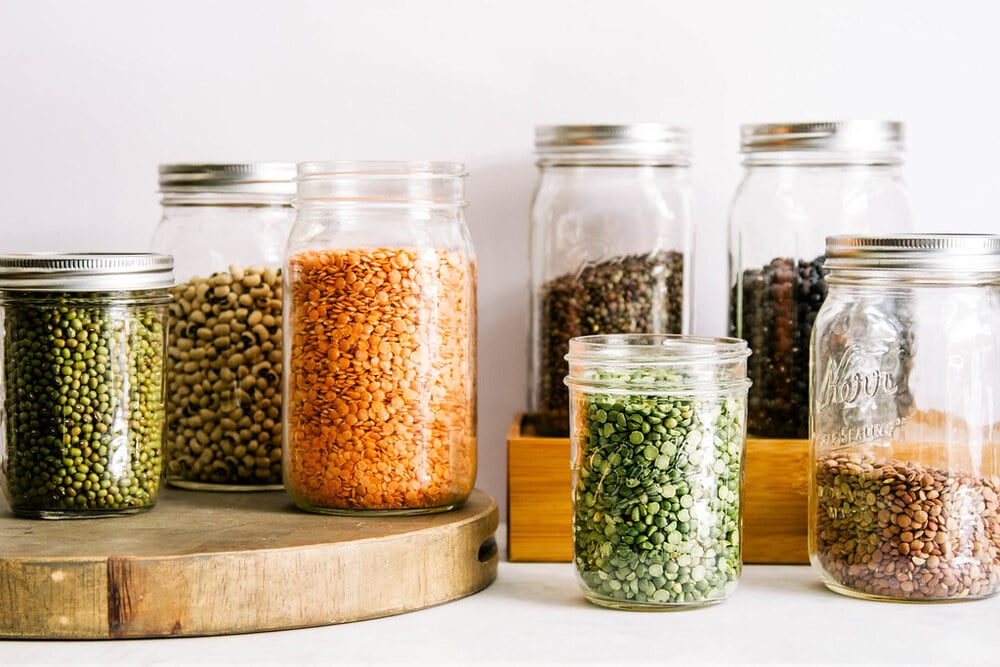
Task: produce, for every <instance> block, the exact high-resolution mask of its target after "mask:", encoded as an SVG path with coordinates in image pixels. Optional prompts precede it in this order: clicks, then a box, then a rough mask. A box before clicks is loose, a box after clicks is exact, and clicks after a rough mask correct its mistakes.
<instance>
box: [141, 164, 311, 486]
mask: <svg viewBox="0 0 1000 667" xmlns="http://www.w3.org/2000/svg"><path fill="white" fill-rule="evenodd" d="M160 191H161V193H162V195H163V198H162V204H163V217H162V219H161V220H160V224H159V225H158V226H157V228H156V232H155V234H154V237H153V243H152V245H153V249H154V250H157V251H159V252H166V253H171V254H173V256H174V268H175V273H176V275H177V276H178V282H177V286H176V287H175V288H174V290H173V297H174V300H173V303H172V304H171V306H170V321H169V327H170V346H169V348H168V354H167V440H166V455H167V456H166V459H167V464H166V466H167V482H169V483H170V484H171V485H173V486H178V487H182V488H189V489H202V490H216V491H248V490H269V489H280V488H281V371H282V343H281V336H282V326H281V296H282V295H281V262H282V259H283V256H284V251H285V242H286V241H287V239H288V232H289V231H290V229H291V226H292V222H293V220H294V218H295V213H294V211H293V209H292V200H293V199H294V197H295V165H294V164H292V163H260V164H165V165H160Z"/></svg>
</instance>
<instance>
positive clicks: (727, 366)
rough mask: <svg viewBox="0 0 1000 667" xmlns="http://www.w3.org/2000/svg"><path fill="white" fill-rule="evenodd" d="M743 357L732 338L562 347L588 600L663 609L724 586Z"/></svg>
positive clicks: (663, 337) (711, 599) (728, 573)
mask: <svg viewBox="0 0 1000 667" xmlns="http://www.w3.org/2000/svg"><path fill="white" fill-rule="evenodd" d="M749 355H750V351H749V349H748V348H747V344H746V342H745V341H742V340H738V339H733V338H700V337H693V336H679V335H670V334H620V335H597V336H582V337H579V338H573V339H572V340H570V343H569V354H568V355H566V359H567V361H568V362H569V375H568V376H567V378H566V384H567V385H568V386H569V389H570V397H569V409H570V442H571V445H572V471H573V545H574V563H575V565H576V572H577V579H578V582H579V584H580V587H581V588H582V589H583V593H584V595H585V596H586V597H587V599H588V600H590V601H591V602H594V603H596V604H599V605H603V606H607V607H614V608H618V609H632V610H661V609H662V610H665V609H675V608H682V607H687V606H699V605H707V604H713V603H716V602H720V601H722V600H724V599H725V598H726V597H728V596H729V594H730V593H732V591H733V589H734V588H735V587H736V584H737V582H738V580H739V577H740V573H741V570H742V563H741V552H740V528H741V526H740V523H741V501H740V498H741V492H742V490H741V484H742V479H743V450H744V442H745V437H746V424H745V416H746V397H747V390H748V388H749V386H750V382H749V381H748V380H747V377H746V370H747V357H748V356H749Z"/></svg>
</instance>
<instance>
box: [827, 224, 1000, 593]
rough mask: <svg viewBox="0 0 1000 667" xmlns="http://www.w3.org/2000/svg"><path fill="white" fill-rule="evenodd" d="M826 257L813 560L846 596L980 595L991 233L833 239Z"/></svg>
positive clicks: (992, 423)
mask: <svg viewBox="0 0 1000 667" xmlns="http://www.w3.org/2000/svg"><path fill="white" fill-rule="evenodd" d="M826 257H827V261H826V266H827V268H828V270H829V275H828V277H827V281H828V283H829V286H830V291H829V294H828V296H827V299H826V302H825V303H824V304H823V308H822V309H821V310H820V312H819V315H818V317H817V318H816V324H815V329H814V332H813V334H814V335H813V343H812V373H811V383H810V395H811V396H810V402H811V405H812V423H811V427H810V441H811V454H810V456H811V465H810V486H809V552H810V559H811V560H812V564H813V566H814V567H815V568H816V569H817V570H818V571H819V573H820V576H821V577H822V579H823V582H824V583H825V584H826V585H827V586H828V587H829V588H831V589H833V590H835V591H837V592H840V593H845V594H847V595H852V596H855V597H863V598H875V599H889V600H905V601H934V600H955V599H962V598H980V597H985V596H988V595H993V594H994V593H996V592H997V590H998V589H1000V512H998V501H997V496H998V493H1000V477H998V475H1000V463H998V455H1000V236H991V235H926V236H923V235H921V236H918V235H901V236H893V237H872V236H835V237H831V238H830V239H828V240H827V245H826ZM901 314H905V315H901Z"/></svg>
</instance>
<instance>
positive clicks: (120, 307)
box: [0, 254, 173, 519]
mask: <svg viewBox="0 0 1000 667" xmlns="http://www.w3.org/2000/svg"><path fill="white" fill-rule="evenodd" d="M172 263H173V262H172V259H171V258H170V257H169V256H166V255H143V254H21V255H3V256H0V332H2V345H0V366H2V373H3V389H4V391H3V394H2V404H0V424H2V428H0V438H2V445H0V482H2V486H3V491H4V495H5V496H6V498H7V501H8V503H9V504H10V508H11V510H12V511H13V512H14V513H15V514H17V515H20V516H26V517H33V518H41V519H68V518H74V519H75V518H91V517H104V516H114V515H121V514H129V513H135V512H140V511H142V510H147V509H149V508H151V507H152V506H153V505H154V504H155V503H156V499H157V495H158V493H159V490H160V483H161V478H162V475H163V466H162V460H163V456H162V452H163V435H164V377H165V374H164V357H165V347H166V335H165V320H166V314H167V303H168V301H169V300H170V293H169V288H170V286H171V285H172V284H173V278H172V272H171V268H172Z"/></svg>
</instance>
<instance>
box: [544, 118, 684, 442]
mask: <svg viewBox="0 0 1000 667" xmlns="http://www.w3.org/2000/svg"><path fill="white" fill-rule="evenodd" d="M689 145H690V139H689V134H688V131H687V130H685V129H682V128H678V127H673V126H670V125H661V124H657V123H640V124H634V125H557V126H541V127H537V128H536V129H535V147H536V150H537V153H538V168H539V180H538V187H537V189H536V190H535V196H534V202H533V203H532V207H531V250H530V254H531V349H530V352H529V365H530V368H529V376H530V382H529V387H530V389H529V391H530V395H529V398H528V404H529V412H530V413H532V416H533V419H534V421H535V428H536V430H537V431H538V432H539V433H540V434H542V435H551V436H565V435H566V434H567V432H568V429H569V420H568V416H567V403H568V392H567V389H566V386H565V385H564V384H563V379H564V378H565V377H566V372H567V365H566V360H565V355H566V352H567V350H568V348H569V340H570V338H573V337H575V336H584V335H592V334H600V333H608V334H610V333H673V334H680V333H687V332H688V330H689V328H690V299H689V294H690V290H691V276H692V254H693V246H694V228H693V225H692V221H691V212H692V203H693V200H694V197H693V192H692V186H691V181H690V178H689V174H688V156H689V153H690V147H689Z"/></svg>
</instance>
